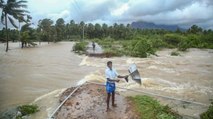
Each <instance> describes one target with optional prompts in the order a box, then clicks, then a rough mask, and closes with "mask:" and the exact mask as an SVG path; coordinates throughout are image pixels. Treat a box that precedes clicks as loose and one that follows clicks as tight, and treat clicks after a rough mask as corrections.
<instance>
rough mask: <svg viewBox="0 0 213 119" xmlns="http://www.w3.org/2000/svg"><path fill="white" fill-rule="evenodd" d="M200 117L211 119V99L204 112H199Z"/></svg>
mask: <svg viewBox="0 0 213 119" xmlns="http://www.w3.org/2000/svg"><path fill="white" fill-rule="evenodd" d="M200 118H201V119H213V101H212V102H211V105H210V106H209V108H208V110H207V111H206V112H203V113H202V114H200Z"/></svg>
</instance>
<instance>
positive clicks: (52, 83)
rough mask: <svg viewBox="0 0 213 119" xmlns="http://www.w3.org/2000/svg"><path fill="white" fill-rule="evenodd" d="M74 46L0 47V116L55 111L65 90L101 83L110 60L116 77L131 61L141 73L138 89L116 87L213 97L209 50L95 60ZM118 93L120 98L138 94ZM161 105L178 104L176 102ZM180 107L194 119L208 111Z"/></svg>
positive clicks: (132, 84)
mask: <svg viewBox="0 0 213 119" xmlns="http://www.w3.org/2000/svg"><path fill="white" fill-rule="evenodd" d="M72 45H73V43H72V42H60V43H56V44H53V43H51V44H46V43H42V45H41V46H37V47H35V48H25V49H20V48H18V47H19V44H18V43H12V44H10V47H11V50H10V51H9V52H8V53H5V52H4V47H5V46H4V44H0V69H1V70H0V95H1V97H0V109H1V112H2V111H5V110H7V109H8V108H11V107H14V106H16V105H21V104H28V103H32V102H33V103H36V104H38V105H39V106H40V107H41V110H43V111H40V112H39V113H37V114H35V115H33V116H32V118H35V119H36V118H46V117H47V116H48V115H50V113H51V112H53V110H54V108H56V106H57V102H58V98H57V97H58V95H59V94H60V93H61V92H62V91H63V90H64V89H65V88H67V87H70V86H75V85H79V84H82V83H84V82H86V81H90V80H98V81H101V82H104V81H105V78H104V70H105V68H106V62H107V61H109V60H111V61H112V62H113V67H114V68H115V69H116V70H117V72H118V73H119V74H120V75H127V74H128V70H127V69H128V67H129V65H130V64H132V63H135V64H136V65H137V67H138V70H139V72H140V74H141V77H142V80H143V85H142V86H140V85H138V84H136V83H135V82H134V81H132V80H130V82H129V83H126V82H124V81H120V82H119V83H118V86H120V87H125V88H129V89H137V90H142V91H146V92H150V93H155V94H158V95H163V96H168V97H172V98H177V99H183V100H188V101H193V102H199V103H202V104H206V105H208V104H210V101H209V100H210V99H212V98H213V50H209V49H205V50H200V49H190V50H189V51H188V52H184V53H181V56H170V53H171V52H172V51H173V50H174V49H172V50H171V49H169V50H168V49H165V50H162V51H159V52H157V54H158V55H159V56H158V57H156V56H151V57H149V58H131V57H114V58H96V57H87V56H78V55H76V54H74V53H73V52H71V49H72ZM117 90H118V91H120V92H121V93H122V92H123V94H124V95H133V94H136V93H132V92H131V93H129V92H128V91H126V90H124V89H117ZM161 101H162V100H161ZM164 101H165V100H164ZM162 102H163V101H162ZM165 102H166V104H170V103H174V104H176V106H177V105H179V103H180V102H179V103H175V102H174V101H172V102H171V100H166V101H165ZM183 107H184V108H183ZM183 107H182V108H183V109H180V108H178V109H176V110H177V111H179V112H180V113H181V114H183V115H188V116H192V117H198V116H199V113H201V112H202V111H205V110H206V109H207V107H203V106H201V105H188V104H187V105H186V104H185V105H184V106H183Z"/></svg>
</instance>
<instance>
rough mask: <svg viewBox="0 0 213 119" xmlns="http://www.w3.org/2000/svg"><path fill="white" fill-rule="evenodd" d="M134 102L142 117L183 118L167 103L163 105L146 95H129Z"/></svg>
mask: <svg viewBox="0 0 213 119" xmlns="http://www.w3.org/2000/svg"><path fill="white" fill-rule="evenodd" d="M129 99H130V100H131V101H132V102H133V106H134V107H135V108H136V111H137V112H138V114H139V116H140V118H141V119H177V118H181V117H180V116H179V115H178V114H177V113H176V112H174V111H173V110H171V108H170V107H169V106H168V105H166V106H164V105H161V104H160V103H159V102H158V101H157V100H155V99H153V98H152V97H149V96H145V95H143V96H142V95H137V96H135V97H129Z"/></svg>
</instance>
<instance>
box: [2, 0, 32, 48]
mask: <svg viewBox="0 0 213 119" xmlns="http://www.w3.org/2000/svg"><path fill="white" fill-rule="evenodd" d="M26 3H27V1H25V0H20V1H16V0H7V2H5V1H4V0H0V8H1V9H2V14H1V22H2V24H4V25H5V28H6V34H7V35H6V41H7V46H6V52H7V51H8V48H9V44H8V41H9V36H8V31H7V29H8V23H7V22H8V21H7V20H8V19H9V21H10V23H11V24H12V25H13V26H14V27H15V28H18V26H17V25H16V24H15V21H14V20H20V19H22V17H24V16H25V15H27V13H29V12H28V11H27V10H25V8H27V5H26ZM22 20H23V21H25V20H24V19H22ZM25 22H27V21H25Z"/></svg>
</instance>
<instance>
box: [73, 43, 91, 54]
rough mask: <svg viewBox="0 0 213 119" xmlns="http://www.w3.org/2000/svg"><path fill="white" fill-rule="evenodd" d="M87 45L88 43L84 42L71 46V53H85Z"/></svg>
mask: <svg viewBox="0 0 213 119" xmlns="http://www.w3.org/2000/svg"><path fill="white" fill-rule="evenodd" d="M87 44H88V42H85V41H81V42H78V43H76V44H75V45H74V46H73V51H75V52H85V51H86V46H87Z"/></svg>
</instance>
